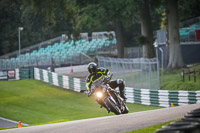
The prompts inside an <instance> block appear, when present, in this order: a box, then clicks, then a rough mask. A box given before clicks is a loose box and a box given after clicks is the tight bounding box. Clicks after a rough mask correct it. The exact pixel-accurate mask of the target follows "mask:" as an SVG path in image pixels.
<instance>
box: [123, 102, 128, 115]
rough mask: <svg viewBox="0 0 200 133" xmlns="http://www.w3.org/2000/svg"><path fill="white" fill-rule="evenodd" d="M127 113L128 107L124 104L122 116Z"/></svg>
mask: <svg viewBox="0 0 200 133" xmlns="http://www.w3.org/2000/svg"><path fill="white" fill-rule="evenodd" d="M128 111H129V109H128V107H127V106H126V104H124V110H123V112H122V114H127V113H128Z"/></svg>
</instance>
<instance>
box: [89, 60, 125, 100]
mask: <svg viewBox="0 0 200 133" xmlns="http://www.w3.org/2000/svg"><path fill="white" fill-rule="evenodd" d="M88 71H89V73H90V74H89V75H88V76H87V78H86V88H87V89H88V90H89V93H88V96H90V95H91V85H92V83H93V82H94V81H96V80H97V79H99V78H101V77H102V76H103V75H106V76H109V75H110V71H109V70H108V69H105V68H102V67H101V68H98V67H97V64H96V63H94V62H91V63H89V64H88ZM109 85H110V87H111V88H112V89H116V88H117V87H119V90H120V96H121V97H122V98H123V99H124V100H126V99H127V98H126V97H125V95H124V87H125V85H124V81H123V80H122V79H117V80H112V81H110V82H109Z"/></svg>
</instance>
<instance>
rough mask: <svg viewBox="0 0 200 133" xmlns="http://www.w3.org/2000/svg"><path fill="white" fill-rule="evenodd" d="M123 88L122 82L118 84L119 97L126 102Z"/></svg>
mask: <svg viewBox="0 0 200 133" xmlns="http://www.w3.org/2000/svg"><path fill="white" fill-rule="evenodd" d="M124 87H125V84H124V81H122V82H121V83H120V84H119V91H120V96H121V98H123V99H124V100H126V99H127V98H126V97H125V95H124V93H125V92H124Z"/></svg>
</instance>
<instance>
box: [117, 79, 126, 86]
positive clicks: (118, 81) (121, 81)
mask: <svg viewBox="0 0 200 133" xmlns="http://www.w3.org/2000/svg"><path fill="white" fill-rule="evenodd" d="M117 84H118V85H120V84H125V81H123V80H122V79H117Z"/></svg>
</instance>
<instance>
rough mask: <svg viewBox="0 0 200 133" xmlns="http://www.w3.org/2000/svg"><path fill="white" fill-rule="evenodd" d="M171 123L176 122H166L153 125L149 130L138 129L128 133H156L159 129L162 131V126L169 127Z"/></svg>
mask: <svg viewBox="0 0 200 133" xmlns="http://www.w3.org/2000/svg"><path fill="white" fill-rule="evenodd" d="M178 120H179V119H178ZM175 121H177V120H175ZM171 122H174V121H169V122H164V123H160V124H158V125H153V126H150V127H147V128H142V129H137V130H134V131H131V132H126V133H155V132H156V130H157V129H160V128H162V126H165V125H168V124H170V123H171Z"/></svg>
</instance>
